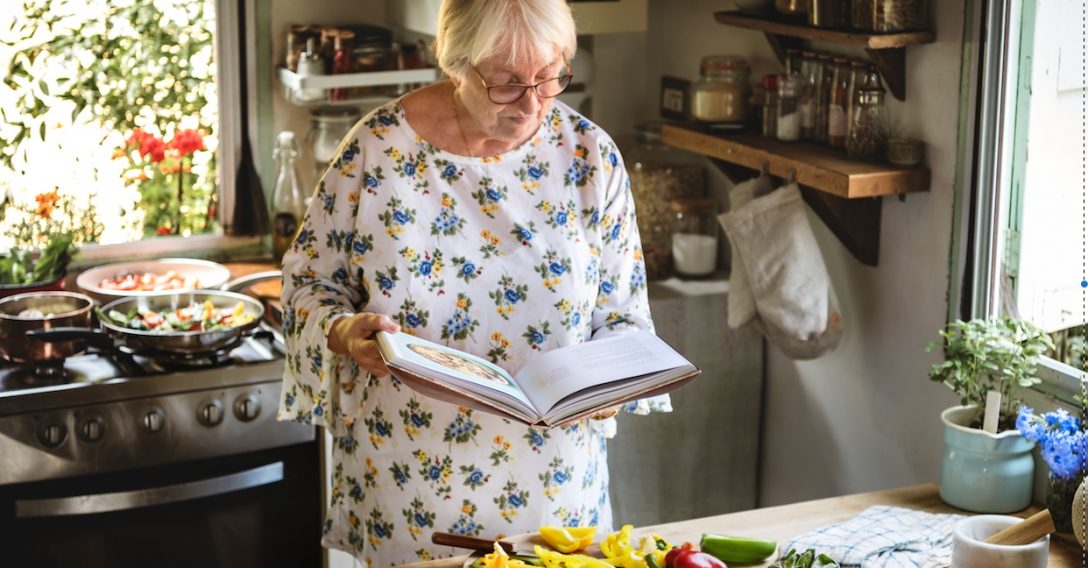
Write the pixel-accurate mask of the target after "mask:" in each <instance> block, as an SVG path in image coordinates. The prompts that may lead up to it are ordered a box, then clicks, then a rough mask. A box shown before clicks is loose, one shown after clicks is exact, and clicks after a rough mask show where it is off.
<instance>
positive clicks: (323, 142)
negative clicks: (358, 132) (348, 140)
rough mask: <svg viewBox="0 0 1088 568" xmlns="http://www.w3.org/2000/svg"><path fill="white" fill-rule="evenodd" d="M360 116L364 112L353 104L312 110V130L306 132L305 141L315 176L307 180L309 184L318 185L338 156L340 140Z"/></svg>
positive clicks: (311, 185)
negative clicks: (311, 158)
mask: <svg viewBox="0 0 1088 568" xmlns="http://www.w3.org/2000/svg"><path fill="white" fill-rule="evenodd" d="M360 118H362V114H361V113H360V112H359V109H357V108H355V107H351V106H340V107H320V108H316V109H314V110H312V111H311V112H310V130H309V132H307V133H306V140H305V142H306V143H307V144H308V145H309V148H310V151H311V154H312V156H313V170H312V174H313V176H312V179H310V180H307V182H306V183H307V185H308V186H310V187H313V185H316V183H317V180H318V178H320V177H321V174H323V173H324V172H325V168H327V167H329V162H331V161H332V160H333V159H334V158H336V150H337V149H339V148H340V141H341V140H343V139H344V136H346V135H347V133H348V131H349V130H351V127H352V126H354V125H355V123H356V122H358V121H359V119H360Z"/></svg>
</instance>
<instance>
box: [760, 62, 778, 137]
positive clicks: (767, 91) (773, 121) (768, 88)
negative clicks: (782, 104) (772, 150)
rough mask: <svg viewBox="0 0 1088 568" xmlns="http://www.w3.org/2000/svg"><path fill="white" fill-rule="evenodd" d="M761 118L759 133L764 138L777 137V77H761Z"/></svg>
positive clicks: (770, 75) (769, 75)
mask: <svg viewBox="0 0 1088 568" xmlns="http://www.w3.org/2000/svg"><path fill="white" fill-rule="evenodd" d="M760 112H761V114H762V116H761V117H760V118H761V120H762V128H761V132H762V134H763V137H764V138H771V139H774V138H777V137H778V75H772V74H768V75H764V76H763V101H762V105H761V107H760Z"/></svg>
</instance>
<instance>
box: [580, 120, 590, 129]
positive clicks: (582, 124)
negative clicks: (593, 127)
mask: <svg viewBox="0 0 1088 568" xmlns="http://www.w3.org/2000/svg"><path fill="white" fill-rule="evenodd" d="M577 128H582V129H585V128H589V121H588V120H586V119H584V118H583V119H581V120H579V121H578V126H577Z"/></svg>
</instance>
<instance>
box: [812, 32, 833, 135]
mask: <svg viewBox="0 0 1088 568" xmlns="http://www.w3.org/2000/svg"><path fill="white" fill-rule="evenodd" d="M816 59H817V62H816V64H817V65H818V66H819V72H820V76H819V80H820V82H819V83H818V84H817V89H816V141H817V142H822V143H825V144H826V143H827V127H828V120H829V116H828V109H829V107H830V105H831V88H832V68H831V56H830V55H827V54H826V53H821V54H820V55H818V56H816Z"/></svg>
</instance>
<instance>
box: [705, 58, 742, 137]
mask: <svg viewBox="0 0 1088 568" xmlns="http://www.w3.org/2000/svg"><path fill="white" fill-rule="evenodd" d="M699 75H700V78H699V80H698V81H697V82H696V83H695V85H694V86H693V87H692V96H691V115H692V117H694V118H695V119H696V120H700V121H703V122H711V123H733V124H741V123H743V122H744V121H745V119H746V118H747V117H748V90H749V89H748V75H749V68H748V62H746V61H745V60H744V58H742V57H738V56H735V55H707V56H705V57H703V60H702V63H701V64H700V66H699Z"/></svg>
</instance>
